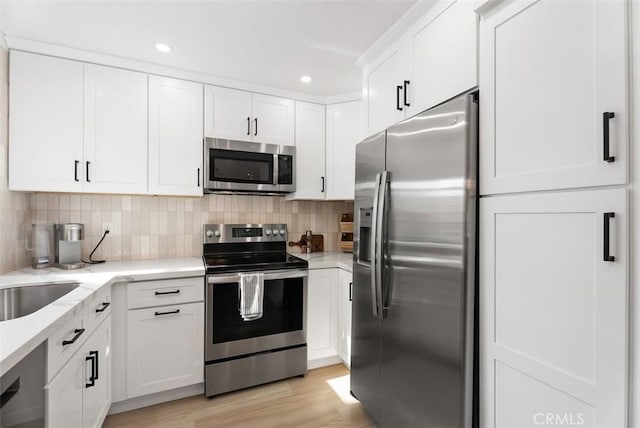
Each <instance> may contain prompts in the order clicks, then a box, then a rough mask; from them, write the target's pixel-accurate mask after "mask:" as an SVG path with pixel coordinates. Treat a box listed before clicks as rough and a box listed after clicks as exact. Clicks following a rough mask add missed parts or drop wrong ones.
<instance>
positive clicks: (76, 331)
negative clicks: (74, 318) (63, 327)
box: [62, 328, 84, 346]
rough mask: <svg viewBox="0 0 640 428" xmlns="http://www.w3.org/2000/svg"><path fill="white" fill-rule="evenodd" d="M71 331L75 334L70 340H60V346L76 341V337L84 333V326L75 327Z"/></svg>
mask: <svg viewBox="0 0 640 428" xmlns="http://www.w3.org/2000/svg"><path fill="white" fill-rule="evenodd" d="M73 332H74V333H75V334H76V335H75V336H73V337H72V338H71V340H63V341H62V346H67V345H71V344H73V343H76V340H78V338H79V337H80V336H82V333H84V328H76V329H75V330H73Z"/></svg>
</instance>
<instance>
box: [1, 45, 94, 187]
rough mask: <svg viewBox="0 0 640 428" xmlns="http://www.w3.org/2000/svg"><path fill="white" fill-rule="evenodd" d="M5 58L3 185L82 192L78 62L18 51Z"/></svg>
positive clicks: (80, 78)
mask: <svg viewBox="0 0 640 428" xmlns="http://www.w3.org/2000/svg"><path fill="white" fill-rule="evenodd" d="M10 61H11V65H10V76H9V79H10V81H11V84H10V85H9V90H10V94H9V111H10V112H11V114H10V115H9V189H11V190H36V191H50V192H79V191H82V185H83V182H82V180H81V176H82V171H83V168H82V162H83V152H82V150H83V149H82V144H83V143H82V141H83V140H82V91H83V85H82V79H83V77H82V75H83V65H82V63H81V62H76V61H68V60H64V59H58V58H53V57H49V56H43V55H34V54H29V53H24V52H19V51H11V58H10ZM76 171H77V174H75V172H76ZM76 178H77V180H76Z"/></svg>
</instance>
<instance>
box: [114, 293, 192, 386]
mask: <svg viewBox="0 0 640 428" xmlns="http://www.w3.org/2000/svg"><path fill="white" fill-rule="evenodd" d="M203 372H204V303H203V302H198V303H188V304H177V305H168V306H161V307H152V308H146V309H132V310H129V311H128V315H127V396H128V398H132V397H138V396H141V395H146V394H151V393H155V392H161V391H166V390H170V389H175V388H179V387H183V386H188V385H193V384H196V383H200V382H202V381H203Z"/></svg>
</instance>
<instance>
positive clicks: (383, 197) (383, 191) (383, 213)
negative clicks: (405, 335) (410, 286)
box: [376, 171, 391, 319]
mask: <svg viewBox="0 0 640 428" xmlns="http://www.w3.org/2000/svg"><path fill="white" fill-rule="evenodd" d="M389 182H390V175H389V171H383V172H382V174H381V176H380V196H379V199H380V206H379V208H378V210H379V211H378V218H377V220H378V225H377V226H376V232H377V234H378V236H377V237H376V248H377V253H378V254H377V259H378V263H376V277H377V278H376V284H377V285H378V289H377V301H378V302H380V303H379V307H380V310H379V312H378V313H379V317H380V318H381V319H383V318H386V317H387V310H388V309H389V300H390V295H391V293H390V290H389V284H388V283H385V280H384V275H383V272H384V267H385V245H384V244H385V241H386V239H387V202H388V200H387V199H388V198H387V196H388V189H389Z"/></svg>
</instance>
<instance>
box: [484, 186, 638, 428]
mask: <svg viewBox="0 0 640 428" xmlns="http://www.w3.org/2000/svg"><path fill="white" fill-rule="evenodd" d="M627 199H628V195H627V191H626V190H625V189H613V190H602V191H583V192H563V193H549V194H532V195H517V196H496V197H491V198H483V199H481V202H480V219H481V224H480V317H481V318H480V405H481V409H480V414H481V418H482V420H481V421H480V424H481V426H485V427H515V426H517V427H535V426H539V425H542V424H544V423H548V422H545V421H547V419H546V418H547V417H549V416H548V415H551V418H552V420H553V421H556V422H554V424H556V423H557V424H560V423H558V422H557V421H561V420H564V421H574V422H575V424H578V421H580V422H579V425H581V426H589V427H605V426H606V427H614V426H615V427H622V426H627V412H626V403H627V394H628V391H627V382H628V374H627V364H628V362H627V355H628V339H627V336H628V305H629V302H628V293H629V290H628V284H627V281H628V264H629V261H628V259H627V248H628V246H629V242H628V239H629V234H628V222H629V218H628V202H627ZM561 424H562V425H563V426H567V425H568V422H563V423H561ZM571 425H573V424H571Z"/></svg>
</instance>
